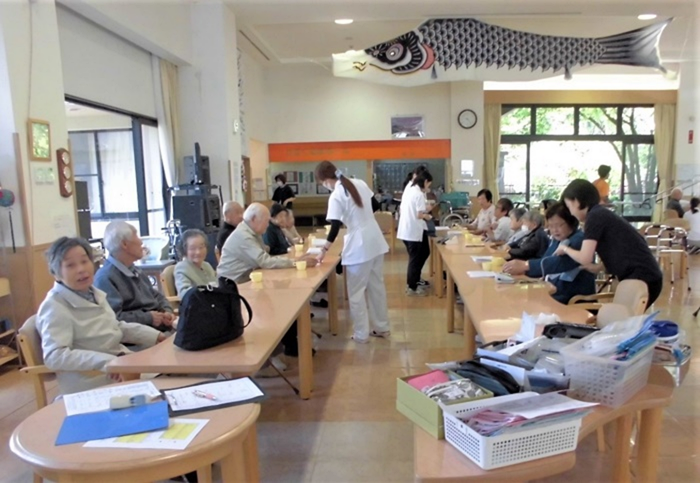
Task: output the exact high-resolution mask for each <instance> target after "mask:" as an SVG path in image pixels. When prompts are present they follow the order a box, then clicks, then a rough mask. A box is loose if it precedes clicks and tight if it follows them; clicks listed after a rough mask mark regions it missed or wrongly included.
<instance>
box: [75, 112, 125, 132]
mask: <svg viewBox="0 0 700 483" xmlns="http://www.w3.org/2000/svg"><path fill="white" fill-rule="evenodd" d="M66 125H67V128H68V131H69V132H71V131H96V130H100V129H131V118H130V117H127V116H120V115H118V114H110V113H105V114H104V115H101V116H68V118H66Z"/></svg>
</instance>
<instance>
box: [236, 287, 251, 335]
mask: <svg viewBox="0 0 700 483" xmlns="http://www.w3.org/2000/svg"><path fill="white" fill-rule="evenodd" d="M235 295H236V297H238V300H240V301H241V302H243V305H245V309H246V310H247V311H248V323H247V324H245V325H244V326H243V328H244V329H245V328H246V327H248V326H249V325H250V323H251V322H252V321H253V309H252V308H251V307H250V304H249V303H248V301H247V300H246V299H245V297H243V296H242V295H239V294H235Z"/></svg>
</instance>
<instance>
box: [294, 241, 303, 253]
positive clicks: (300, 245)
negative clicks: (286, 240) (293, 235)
mask: <svg viewBox="0 0 700 483" xmlns="http://www.w3.org/2000/svg"><path fill="white" fill-rule="evenodd" d="M294 250H296V252H297V253H301V252H303V251H304V244H303V243H297V244H296V245H294Z"/></svg>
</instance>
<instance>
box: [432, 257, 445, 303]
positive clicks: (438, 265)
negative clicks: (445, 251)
mask: <svg viewBox="0 0 700 483" xmlns="http://www.w3.org/2000/svg"><path fill="white" fill-rule="evenodd" d="M442 270H443V268H442V255H441V254H440V250H438V248H437V244H436V245H435V277H434V278H433V284H434V285H435V295H437V297H438V298H439V299H441V298H442V297H443V292H442Z"/></svg>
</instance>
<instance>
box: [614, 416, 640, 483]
mask: <svg viewBox="0 0 700 483" xmlns="http://www.w3.org/2000/svg"><path fill="white" fill-rule="evenodd" d="M632 417H633V415H632V414H626V415H624V416H620V417H619V418H617V421H616V424H615V441H614V443H613V458H612V459H613V476H612V481H614V482H615V483H629V481H630V436H631V435H632ZM639 457H641V455H640V456H639Z"/></svg>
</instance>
